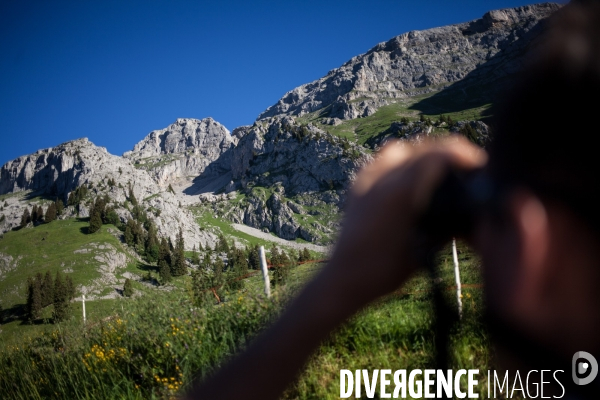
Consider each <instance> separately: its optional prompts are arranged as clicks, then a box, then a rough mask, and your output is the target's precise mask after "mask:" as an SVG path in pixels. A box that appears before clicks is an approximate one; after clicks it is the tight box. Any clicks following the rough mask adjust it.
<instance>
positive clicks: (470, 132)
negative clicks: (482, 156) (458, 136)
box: [460, 122, 477, 144]
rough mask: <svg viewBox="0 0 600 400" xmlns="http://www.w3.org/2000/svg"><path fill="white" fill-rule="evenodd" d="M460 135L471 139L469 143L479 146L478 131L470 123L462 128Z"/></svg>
mask: <svg viewBox="0 0 600 400" xmlns="http://www.w3.org/2000/svg"><path fill="white" fill-rule="evenodd" d="M460 133H462V134H463V135H464V136H465V137H466V138H467V139H469V141H471V142H473V143H475V144H477V131H476V130H475V129H474V128H473V127H472V126H471V124H470V123H468V122H467V123H465V124H464V125H463V126H462V128H460Z"/></svg>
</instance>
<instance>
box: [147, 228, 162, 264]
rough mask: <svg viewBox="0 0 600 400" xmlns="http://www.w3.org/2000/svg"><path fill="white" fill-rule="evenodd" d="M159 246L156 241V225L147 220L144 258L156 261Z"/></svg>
mask: <svg viewBox="0 0 600 400" xmlns="http://www.w3.org/2000/svg"><path fill="white" fill-rule="evenodd" d="M159 246H160V244H159V243H158V236H157V232H156V225H154V223H153V222H152V221H149V223H148V235H147V237H146V251H145V256H146V260H148V261H149V262H156V261H158V253H159Z"/></svg>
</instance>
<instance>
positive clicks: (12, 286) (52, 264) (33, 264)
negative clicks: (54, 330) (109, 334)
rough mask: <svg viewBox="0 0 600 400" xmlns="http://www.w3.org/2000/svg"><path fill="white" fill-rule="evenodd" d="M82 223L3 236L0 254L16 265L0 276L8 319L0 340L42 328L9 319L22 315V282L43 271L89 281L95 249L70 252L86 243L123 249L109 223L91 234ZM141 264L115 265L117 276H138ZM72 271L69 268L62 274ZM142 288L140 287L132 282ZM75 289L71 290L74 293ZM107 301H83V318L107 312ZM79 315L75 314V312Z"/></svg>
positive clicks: (73, 221) (109, 289)
mask: <svg viewBox="0 0 600 400" xmlns="http://www.w3.org/2000/svg"><path fill="white" fill-rule="evenodd" d="M87 226H88V222H87V221H84V220H79V219H70V220H58V221H53V222H51V223H49V224H44V225H40V226H37V227H35V228H25V229H21V230H18V231H11V232H7V233H6V234H4V237H3V238H2V239H0V253H3V254H8V255H11V256H12V257H13V258H14V259H18V261H17V263H18V267H17V268H16V269H15V270H12V271H10V272H8V273H7V274H6V276H4V279H2V280H1V281H0V303H1V304H2V307H3V308H4V310H5V311H4V315H5V317H6V318H7V320H8V321H10V322H8V323H5V324H3V325H2V333H1V334H0V335H2V341H3V342H5V343H6V342H12V341H13V340H18V338H19V337H20V336H23V335H25V336H26V335H33V334H37V333H39V332H40V331H43V330H44V329H46V328H47V326H45V325H43V324H41V322H42V321H38V322H40V323H38V324H35V325H29V324H22V322H21V321H20V320H18V319H15V317H17V316H20V315H22V313H23V311H24V309H23V305H24V304H25V301H26V293H25V291H26V281H27V278H28V277H30V276H33V275H35V274H36V273H37V272H40V273H42V274H45V273H46V271H50V272H51V273H52V275H53V276H54V274H56V271H59V270H60V271H61V272H65V271H67V273H68V274H69V275H70V276H71V278H72V279H73V283H74V284H75V286H76V287H77V286H79V285H89V283H90V282H91V281H92V280H94V279H97V278H99V277H100V276H101V274H100V272H99V271H98V264H99V263H98V261H96V260H95V259H94V257H95V256H96V255H97V254H99V253H98V252H96V251H95V252H89V253H75V251H76V250H79V249H82V248H89V247H90V245H94V244H99V245H110V246H112V247H114V248H115V249H117V251H119V252H124V249H123V246H122V245H121V243H120V241H119V240H118V239H117V238H116V237H114V236H113V235H112V234H111V233H109V231H110V230H113V231H116V228H115V227H114V226H112V225H104V226H103V227H102V229H101V230H100V231H98V232H96V233H94V234H87V233H86V232H87ZM141 267H142V266H141V265H138V263H137V262H135V261H130V262H129V264H128V265H127V267H126V268H124V269H120V270H119V271H118V272H119V273H118V274H117V278H121V277H122V275H121V274H122V273H123V272H126V271H129V272H134V273H137V274H140V275H141V274H142V273H143V272H144V271H143V270H142V269H140V268H141ZM68 271H72V272H68ZM136 288H137V289H138V290H143V287H142V285H139V287H137V286H136ZM105 291H106V293H104V294H108V293H112V292H114V288H112V287H111V286H107V288H106V289H105ZM79 295H80V293H77V296H79ZM113 303H114V301H113V300H98V301H90V302H88V303H87V306H86V308H87V310H86V311H87V314H88V318H92V319H93V318H95V316H98V317H101V316H104V315H106V314H107V313H109V312H110V310H111V308H112V307H113ZM51 315H52V306H49V307H47V308H46V309H44V312H43V318H50V317H51ZM76 315H77V317H78V318H80V313H76Z"/></svg>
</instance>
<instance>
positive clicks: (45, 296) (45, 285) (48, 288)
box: [41, 271, 54, 307]
mask: <svg viewBox="0 0 600 400" xmlns="http://www.w3.org/2000/svg"><path fill="white" fill-rule="evenodd" d="M41 289H42V307H47V306H49V305H50V304H52V303H53V302H54V281H53V280H52V274H51V273H50V271H46V274H45V275H44V280H43V281H42V285H41Z"/></svg>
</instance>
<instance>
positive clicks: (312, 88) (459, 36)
mask: <svg viewBox="0 0 600 400" xmlns="http://www.w3.org/2000/svg"><path fill="white" fill-rule="evenodd" d="M559 8H560V6H559V5H558V4H554V3H542V4H535V5H530V6H524V7H518V8H512V9H504V10H495V11H490V12H488V13H486V14H485V15H484V16H483V17H482V18H480V19H478V20H475V21H471V22H465V23H461V24H456V25H450V26H445V27H441V28H434V29H428V30H423V31H411V32H408V33H404V34H402V35H399V36H396V37H394V38H392V39H390V40H389V41H387V42H384V43H380V44H378V45H377V46H375V47H373V48H372V49H371V50H369V51H367V52H366V53H365V54H362V55H359V56H356V57H353V58H352V59H351V60H349V61H348V62H346V63H345V64H344V65H342V66H341V67H339V68H336V69H334V70H332V71H330V72H329V73H328V74H327V75H325V76H324V77H323V78H320V79H317V80H316V81H313V82H310V83H307V84H305V85H302V86H299V87H297V88H295V89H293V90H291V91H289V92H288V93H286V94H285V95H284V96H283V97H282V98H281V99H280V100H279V101H278V102H277V103H276V104H274V105H273V106H271V107H269V108H268V109H267V110H265V111H264V112H263V113H262V114H260V115H259V116H258V120H261V119H265V118H268V117H273V116H276V115H294V116H303V115H305V114H308V113H312V112H315V111H317V110H320V111H321V113H322V115H321V116H323V117H329V118H339V119H354V118H358V117H365V116H368V115H371V114H373V113H375V111H376V110H377V109H378V108H379V107H381V106H383V105H386V104H390V103H395V102H398V101H401V100H402V99H407V98H410V97H414V96H417V95H423V94H426V93H431V92H437V91H440V90H443V89H445V88H447V87H448V86H449V85H451V84H452V83H454V82H458V81H461V80H465V79H467V80H470V82H465V83H469V84H473V85H477V86H479V87H483V86H485V85H486V84H487V85H488V86H487V87H486V89H489V88H490V87H496V86H498V85H500V84H501V83H502V82H503V80H505V79H507V78H509V77H510V76H511V75H512V74H514V73H515V72H516V71H517V70H518V69H519V67H520V66H521V63H522V55H523V53H524V52H525V51H526V50H527V49H528V48H529V47H530V46H531V43H532V41H533V40H534V38H535V37H536V36H537V35H538V34H539V33H540V31H541V30H542V28H543V26H542V25H543V24H540V22H542V21H543V20H544V19H546V18H547V17H548V16H549V15H550V14H552V13H553V12H554V11H556V10H557V9H559Z"/></svg>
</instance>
